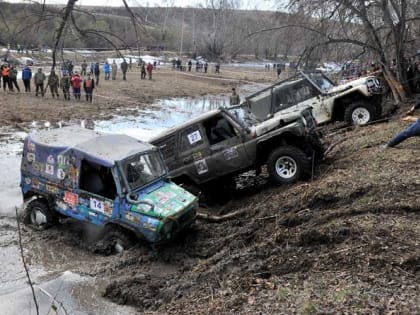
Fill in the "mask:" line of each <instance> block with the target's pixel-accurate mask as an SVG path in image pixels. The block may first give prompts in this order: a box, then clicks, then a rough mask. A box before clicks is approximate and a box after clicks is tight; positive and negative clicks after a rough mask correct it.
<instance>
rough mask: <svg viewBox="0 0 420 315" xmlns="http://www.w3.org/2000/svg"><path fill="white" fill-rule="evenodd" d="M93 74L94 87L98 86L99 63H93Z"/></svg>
mask: <svg viewBox="0 0 420 315" xmlns="http://www.w3.org/2000/svg"><path fill="white" fill-rule="evenodd" d="M93 73H94V74H95V81H96V82H95V85H96V86H98V85H99V75H100V74H101V70H100V68H99V62H97V63H95V68H94V69H93Z"/></svg>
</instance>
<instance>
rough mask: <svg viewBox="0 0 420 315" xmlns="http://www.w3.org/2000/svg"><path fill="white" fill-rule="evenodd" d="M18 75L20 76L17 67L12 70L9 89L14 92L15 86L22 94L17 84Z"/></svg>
mask: <svg viewBox="0 0 420 315" xmlns="http://www.w3.org/2000/svg"><path fill="white" fill-rule="evenodd" d="M17 74H18V71H17V69H16V67H12V68H10V74H9V89H10V90H11V91H13V86H15V88H16V90H18V92H20V88H19V85H18V83H17Z"/></svg>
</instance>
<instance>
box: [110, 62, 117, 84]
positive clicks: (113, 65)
mask: <svg viewBox="0 0 420 315" xmlns="http://www.w3.org/2000/svg"><path fill="white" fill-rule="evenodd" d="M117 70H118V66H117V63H116V62H115V59H114V61H112V65H111V72H112V80H115V79H116V78H117Z"/></svg>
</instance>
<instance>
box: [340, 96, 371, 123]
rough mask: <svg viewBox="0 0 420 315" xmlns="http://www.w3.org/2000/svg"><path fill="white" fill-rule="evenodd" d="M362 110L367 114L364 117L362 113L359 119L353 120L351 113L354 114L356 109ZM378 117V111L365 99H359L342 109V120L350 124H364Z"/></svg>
mask: <svg viewBox="0 0 420 315" xmlns="http://www.w3.org/2000/svg"><path fill="white" fill-rule="evenodd" d="M357 110H361V111H364V112H365V114H368V115H369V116H368V117H366V116H364V115H363V114H362V116H361V118H360V121H359V122H358V121H355V120H354V117H353V115H356V111H357ZM377 117H378V111H377V110H376V107H375V106H374V105H372V104H369V103H368V102H367V101H364V100H359V101H355V102H353V103H351V104H349V105H348V106H347V107H346V109H345V111H344V120H345V121H346V122H347V123H348V124H350V125H366V124H367V123H369V122H371V121H374V120H376V119H377Z"/></svg>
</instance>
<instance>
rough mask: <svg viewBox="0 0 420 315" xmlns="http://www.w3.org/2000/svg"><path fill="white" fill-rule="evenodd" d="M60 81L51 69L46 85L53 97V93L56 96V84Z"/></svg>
mask: <svg viewBox="0 0 420 315" xmlns="http://www.w3.org/2000/svg"><path fill="white" fill-rule="evenodd" d="M59 83H60V79H59V78H58V75H56V74H55V71H54V70H51V73H50V75H49V77H48V85H49V87H50V91H51V95H52V97H53V98H54V95H56V96H57V98H58V84H59Z"/></svg>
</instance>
